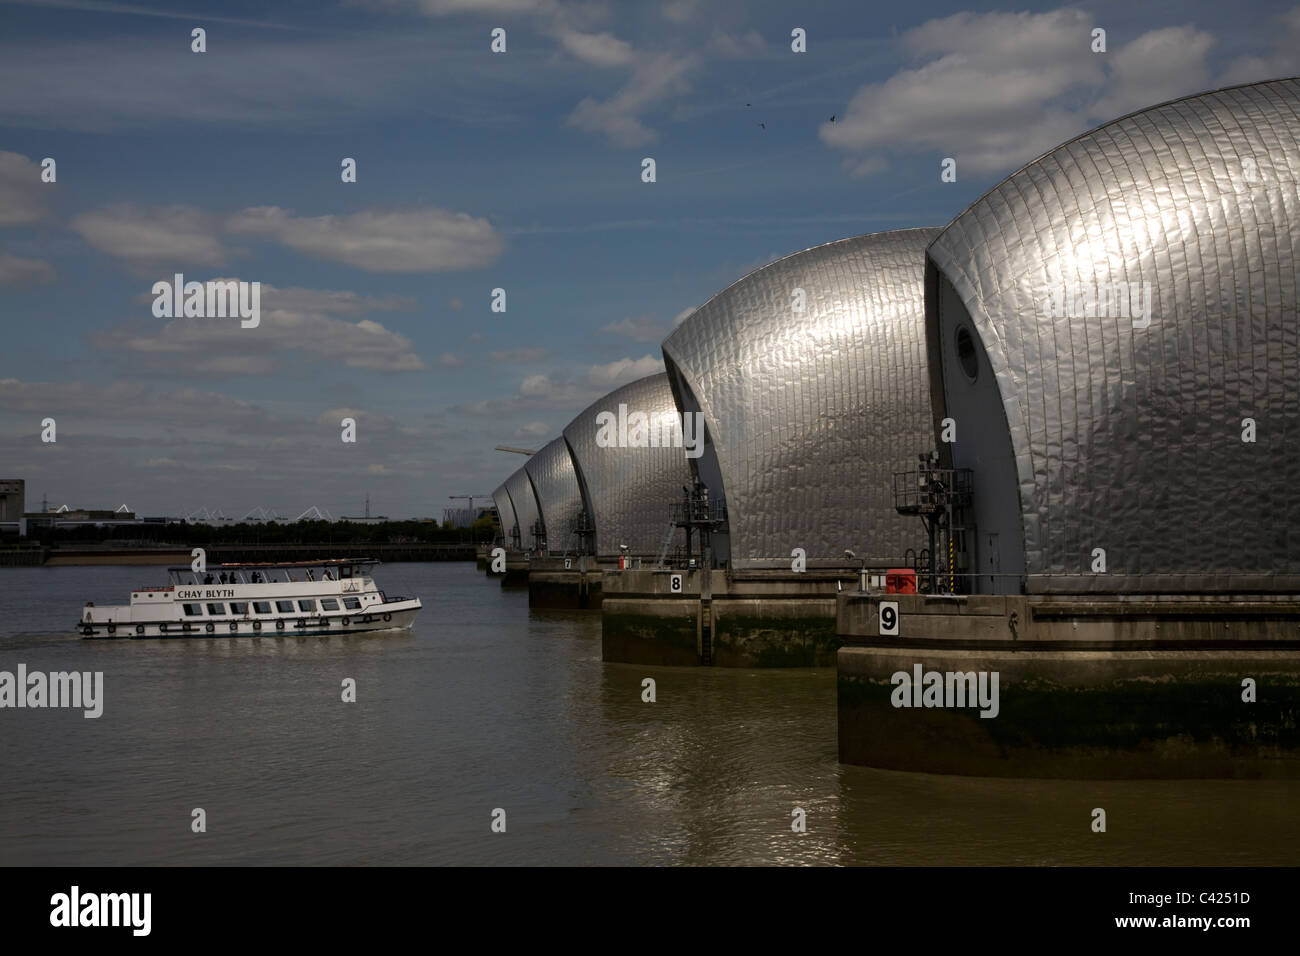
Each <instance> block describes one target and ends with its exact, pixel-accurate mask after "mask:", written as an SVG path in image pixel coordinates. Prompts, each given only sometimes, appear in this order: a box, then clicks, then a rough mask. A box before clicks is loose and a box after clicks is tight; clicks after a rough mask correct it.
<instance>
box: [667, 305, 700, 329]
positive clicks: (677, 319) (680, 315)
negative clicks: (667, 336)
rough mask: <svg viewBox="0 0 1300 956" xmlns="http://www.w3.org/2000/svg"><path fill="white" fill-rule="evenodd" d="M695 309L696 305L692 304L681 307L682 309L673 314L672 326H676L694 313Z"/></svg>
mask: <svg viewBox="0 0 1300 956" xmlns="http://www.w3.org/2000/svg"><path fill="white" fill-rule="evenodd" d="M695 309H696V307H695V306H693V305H692V306H688V307H687V308H685V309H682V311H680V312H678V313H677V315H675V316H674V317H673V328H677V326H679V325H681V324H682V323H683V322H685V321H686V320H687V319H689V318H690V317H691V316H692V315H694V314H695Z"/></svg>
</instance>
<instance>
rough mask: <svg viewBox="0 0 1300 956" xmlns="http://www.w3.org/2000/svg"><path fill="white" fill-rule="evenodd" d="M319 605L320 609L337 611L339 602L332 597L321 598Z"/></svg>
mask: <svg viewBox="0 0 1300 956" xmlns="http://www.w3.org/2000/svg"><path fill="white" fill-rule="evenodd" d="M320 607H321V610H322V611H337V610H338V609H339V602H338V601H336V600H334V598H321V599H320Z"/></svg>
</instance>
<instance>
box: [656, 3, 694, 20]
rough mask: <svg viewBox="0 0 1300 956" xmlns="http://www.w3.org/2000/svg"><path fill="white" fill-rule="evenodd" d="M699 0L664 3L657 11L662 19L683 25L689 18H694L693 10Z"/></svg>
mask: <svg viewBox="0 0 1300 956" xmlns="http://www.w3.org/2000/svg"><path fill="white" fill-rule="evenodd" d="M698 2H699V0H671V2H669V3H665V4H664V5H663V6H662V7H661V8H660V10H659V12H660V13H662V14H663V15H664V18H665V19H667V20H671V21H672V22H673V23H685V22H686V21H687V20H689V19H691V17H693V16H695V8H696V6H697V4H698Z"/></svg>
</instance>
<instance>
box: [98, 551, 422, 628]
mask: <svg viewBox="0 0 1300 956" xmlns="http://www.w3.org/2000/svg"><path fill="white" fill-rule="evenodd" d="M377 563H378V562H377V561H374V560H370V559H366V560H341V561H302V562H295V563H277V564H219V565H209V566H208V568H207V570H205V571H193V570H191V569H190V568H188V567H181V568H168V569H167V571H168V576H169V578H170V581H171V583H170V584H168V585H167V586H166V587H148V588H136V589H135V590H133V591H132V592H131V603H130V604H129V605H117V606H113V607H95V605H94V604H93V603H88V604H86V606H85V609H84V610H83V611H82V614H81V621H80V622H79V624H78V625H77V626H78V628H79V629H80V631H81V634H82V636H83V637H88V638H107V637H154V638H157V637H263V636H270V635H277V636H278V635H285V634H294V635H311V634H356V633H360V632H362V631H384V630H390V629H398V628H403V629H404V628H409V627H410V626H411V625H412V624H413V623H414V621H415V615H416V614H418V613H419V611H420V608H421V607H422V606H423V605H421V603H420V599H419V598H408V597H395V596H392V595H388V594H385V593H384V592H383V591H381V590H380V589H379V588H378V587H377V586H376V584H375V581H374V579H373V578H372V577H371V575H370V569H371V567H373V566H374V565H375V564H377Z"/></svg>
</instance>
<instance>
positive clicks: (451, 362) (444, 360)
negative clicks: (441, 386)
mask: <svg viewBox="0 0 1300 956" xmlns="http://www.w3.org/2000/svg"><path fill="white" fill-rule="evenodd" d="M438 364H439V365H441V366H442V367H443V368H460V367H461V366H462V365H464V364H465V360H464V359H463V358H461V357H460V356H459V355H457V354H456V353H455V352H443V353H442V354H441V355H439V356H438Z"/></svg>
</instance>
